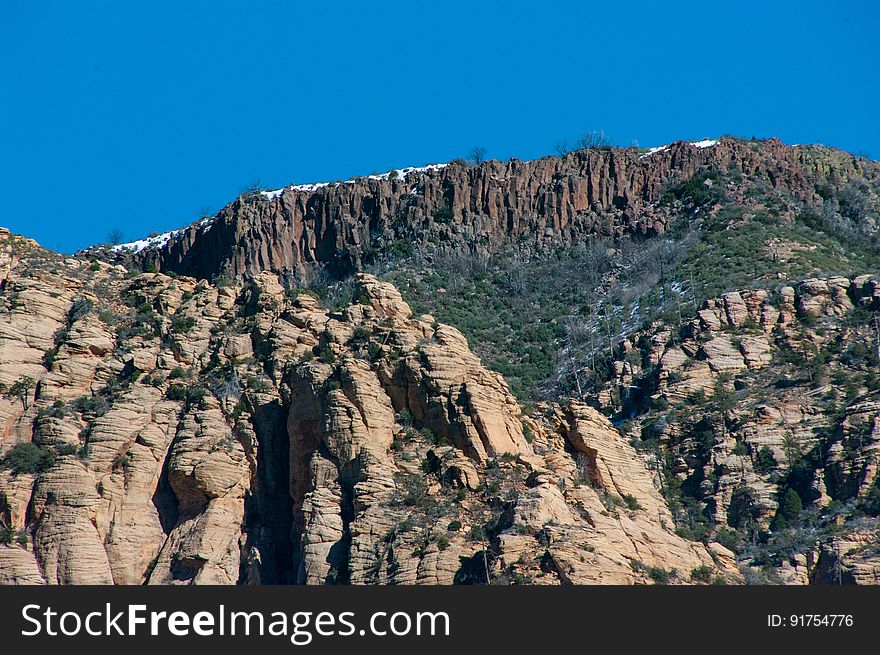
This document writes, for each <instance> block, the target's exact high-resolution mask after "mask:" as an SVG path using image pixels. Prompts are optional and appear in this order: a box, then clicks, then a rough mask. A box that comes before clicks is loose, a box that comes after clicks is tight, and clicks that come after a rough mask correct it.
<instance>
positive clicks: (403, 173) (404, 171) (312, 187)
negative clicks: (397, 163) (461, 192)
mask: <svg viewBox="0 0 880 655" xmlns="http://www.w3.org/2000/svg"><path fill="white" fill-rule="evenodd" d="M446 166H447V164H428V165H427V166H407V167H406V168H399V169H395V170H393V171H388V172H387V173H381V174H379V175H366V176H362V177H366V178H367V179H369V180H387V179H389V178H390V177H391V175H392V173H396V174H397V175H396V176H395V178H396V179H398V180H403V179H406V177H407V175H410V174H412V173H424V172H426V171H439V170H441V169H443V168H445V167H446ZM358 179H359V178H357V177H354V178H351V179H350V180H345V181H344V182H340V184H354V183H355V182H356V181H357V180H358ZM331 184H333V182H314V183H312V184H291V185H290V186H286V187H283V188H281V189H275V190H273V191H261V192H260V193H262V194H263V196H264V197H265V198H268V199H269V200H273V199H275V198H277V197H278V196H280V195H281V194H282V193H284V192H285V191H286V190H287V189H291V190H293V191H307V192H309V193H311V192H313V191H317V190H318V189H323V188H324V187H327V186H330V185H331Z"/></svg>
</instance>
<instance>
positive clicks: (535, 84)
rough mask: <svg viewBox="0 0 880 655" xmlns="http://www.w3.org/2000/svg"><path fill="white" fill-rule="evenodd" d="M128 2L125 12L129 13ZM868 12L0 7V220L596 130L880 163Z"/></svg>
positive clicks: (119, 205) (26, 221) (66, 240)
mask: <svg viewBox="0 0 880 655" xmlns="http://www.w3.org/2000/svg"><path fill="white" fill-rule="evenodd" d="M135 4H136V5H137V6H135ZM878 33H880V9H878V8H877V3H875V2H872V1H871V0H862V1H846V0H837V1H836V2H833V3H832V2H827V1H825V2H812V1H806V0H804V1H799V2H798V1H790V2H781V1H780V2H774V1H773V0H762V1H760V2H733V1H731V2H711V1H706V0H701V1H700V2H656V1H651V2H557V1H554V0H544V1H542V2H505V1H501V0H479V1H475V0H471V1H470V2H459V1H457V0H444V2H378V3H377V2H370V3H366V2H361V3H354V2H292V1H290V2H281V1H268V0H250V1H248V2H244V1H240V2H226V1H222V0H212V1H205V2H198V1H195V0H192V1H186V2H184V1H183V0H176V1H175V2H165V1H163V0H153V1H151V2H141V3H133V2H119V1H118V0H115V1H112V2H93V1H90V0H81V1H78V2H69V1H64V2H61V1H58V2H47V1H43V2H33V1H27V0H3V2H2V3H0V191H2V196H3V199H2V209H0V225H3V226H6V227H9V228H10V229H12V230H13V231H16V232H20V233H23V234H26V235H28V236H31V237H33V238H36V239H37V240H38V241H40V242H41V243H42V244H43V245H45V246H47V247H50V248H54V249H58V250H62V251H73V250H75V249H77V248H80V247H83V246H86V245H89V244H91V243H96V242H102V241H105V240H106V238H107V234H108V232H109V231H110V230H112V229H114V228H118V229H121V230H122V231H123V232H124V234H125V237H126V238H127V239H134V238H138V237H141V236H144V235H146V234H147V233H149V232H152V231H164V230H167V229H171V228H175V227H179V226H181V225H184V224H188V223H190V222H191V221H193V220H195V219H196V218H198V217H199V215H200V214H201V212H202V211H205V210H208V209H210V210H211V211H212V213H213V212H215V211H217V210H218V209H219V208H220V207H222V206H223V205H224V204H226V203H227V202H228V201H230V200H231V199H233V198H234V197H235V196H236V195H237V194H238V193H239V191H240V190H241V189H242V188H243V187H245V186H247V185H249V184H251V183H253V182H255V181H260V182H261V183H262V184H263V185H264V186H266V187H269V188H277V187H280V186H284V185H286V184H290V183H293V182H310V181H320V180H327V179H331V180H332V179H339V178H347V177H349V176H351V175H355V174H366V173H370V172H374V171H386V170H388V169H390V168H393V167H400V166H405V165H417V164H423V163H427V162H432V161H446V160H449V159H451V158H455V157H459V156H462V155H464V154H465V153H466V152H467V151H468V150H469V149H470V148H471V147H473V146H474V145H478V144H479V145H483V146H485V147H486V148H488V150H489V154H490V156H493V157H496V158H507V157H509V156H512V155H513V156H517V157H520V158H523V159H529V158H534V157H538V156H541V155H544V154H548V153H550V152H551V151H552V149H553V144H554V143H555V142H556V141H557V140H559V139H561V138H566V137H567V138H569V139H573V138H575V137H576V136H577V135H578V134H580V133H583V132H586V131H589V130H604V131H605V132H606V134H608V136H609V137H610V138H611V139H612V140H613V141H614V142H615V143H616V144H620V145H629V144H630V143H631V142H632V140H633V139H637V140H638V143H639V144H640V145H642V146H650V145H658V144H662V143H666V142H669V141H672V140H676V139H698V138H702V137H705V136H717V135H720V134H724V133H731V134H739V135H743V136H747V137H750V136H761V137H763V136H778V137H780V138H781V139H782V140H783V141H785V142H787V143H807V142H821V143H826V144H829V145H835V146H838V147H841V148H844V149H847V150H850V151H865V152H867V153H869V154H870V155H872V156H873V157H875V158H877V157H878V156H880V127H878V116H880V111H878V104H880V103H878V101H880V73H878V71H880V55H878V50H877V37H878Z"/></svg>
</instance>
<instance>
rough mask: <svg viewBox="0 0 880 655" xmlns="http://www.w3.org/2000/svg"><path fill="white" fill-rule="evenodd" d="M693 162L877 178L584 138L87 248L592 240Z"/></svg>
mask: <svg viewBox="0 0 880 655" xmlns="http://www.w3.org/2000/svg"><path fill="white" fill-rule="evenodd" d="M701 171H702V172H705V171H720V172H725V173H726V172H728V171H737V172H738V173H739V174H741V175H746V176H749V177H751V178H753V179H758V180H761V181H763V182H765V183H766V184H767V185H769V186H770V187H771V188H773V189H774V190H776V191H777V192H778V193H781V194H784V195H786V196H787V197H788V198H790V199H792V200H793V201H794V202H795V203H799V204H801V205H804V204H806V205H811V204H812V205H814V204H816V203H818V204H821V202H822V198H821V196H820V195H819V191H821V190H822V188H824V187H827V186H830V187H832V188H836V187H839V186H842V185H844V184H846V183H847V182H848V181H850V180H851V179H857V178H862V177H872V178H878V177H880V168H878V166H877V164H876V162H871V161H869V160H866V159H864V158H856V157H852V156H850V155H847V154H846V153H842V152H840V151H833V150H831V149H828V148H822V147H819V146H798V147H790V146H786V145H784V144H782V143H781V142H779V141H778V140H775V139H770V140H767V141H743V140H737V139H731V138H724V139H720V140H718V141H704V142H697V143H696V144H691V143H687V142H677V143H674V144H671V145H669V146H664V147H662V148H653V149H650V150H644V149H639V148H592V149H586V150H578V151H575V152H572V153H569V154H567V155H565V156H562V157H544V158H542V159H538V160H534V161H520V160H517V159H511V160H510V161H507V162H501V161H487V162H484V163H482V164H480V165H478V166H468V165H466V164H465V163H463V162H461V163H459V162H452V163H450V164H448V165H434V166H429V167H425V168H423V169H403V170H401V171H392V172H391V173H386V174H383V175H372V176H366V177H360V178H354V179H352V180H349V181H345V182H333V183H326V184H307V185H294V186H290V187H286V188H284V189H280V190H278V191H271V192H266V191H251V192H248V193H245V194H243V195H242V196H241V197H239V198H238V199H237V200H235V201H234V202H232V203H231V204H229V205H228V206H226V207H225V208H223V210H221V211H220V212H219V214H217V215H216V216H215V217H210V218H205V219H202V220H200V221H198V222H196V223H194V224H193V225H191V226H189V227H187V228H184V229H181V230H177V231H175V232H173V233H170V234H167V235H159V236H157V237H154V238H152V239H146V240H144V241H140V242H135V243H134V244H131V245H129V246H125V245H123V246H117V247H115V248H112V249H103V250H102V249H100V248H99V249H93V250H92V251H91V253H93V254H99V255H100V256H102V257H104V258H106V259H108V260H110V261H120V262H128V263H132V262H133V263H134V264H136V265H137V266H139V267H141V268H142V269H144V270H146V269H152V268H153V267H155V268H156V269H157V270H160V271H164V272H177V273H179V274H185V275H190V276H193V277H196V278H207V279H212V278H215V277H218V276H220V277H229V278H240V277H241V276H244V275H246V274H256V273H259V272H261V271H265V270H270V271H273V272H276V273H281V274H285V275H293V276H299V277H302V276H304V275H306V274H308V273H309V272H311V271H313V270H314V269H315V268H316V267H326V268H327V269H328V270H330V271H332V272H333V273H335V274H336V275H345V274H350V273H351V272H353V271H355V270H359V269H360V268H362V266H363V265H364V264H365V263H368V262H371V261H375V260H376V259H378V258H381V257H382V256H383V255H388V254H397V253H400V252H401V251H404V252H410V251H411V250H412V249H413V248H414V247H415V248H419V249H422V250H423V251H425V252H428V253H431V252H436V253H449V252H456V251H468V252H472V253H492V252H497V251H499V250H501V249H503V248H510V247H515V248H519V249H521V250H523V251H524V252H526V253H528V254H535V253H540V252H548V251H550V250H552V249H553V248H557V247H559V246H560V245H563V244H571V243H581V242H584V241H585V240H586V239H588V238H589V237H597V236H598V237H621V236H632V237H638V238H641V237H646V236H653V235H657V234H661V233H663V232H664V231H666V230H667V229H668V227H669V225H670V222H671V221H672V220H673V217H674V213H673V212H670V211H669V208H668V207H666V206H664V205H663V204H662V203H660V200H661V199H662V197H663V195H664V192H665V191H667V189H668V188H669V185H670V184H671V183H673V182H675V181H681V180H687V179H690V178H691V177H693V176H694V175H695V174H696V173H698V172H701Z"/></svg>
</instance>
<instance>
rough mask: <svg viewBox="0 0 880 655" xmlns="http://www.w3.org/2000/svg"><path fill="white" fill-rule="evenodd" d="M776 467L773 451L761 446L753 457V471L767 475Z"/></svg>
mask: <svg viewBox="0 0 880 655" xmlns="http://www.w3.org/2000/svg"><path fill="white" fill-rule="evenodd" d="M778 465H779V464H778V462H777V461H776V457H775V456H774V455H773V451H772V450H770V449H769V448H768V447H767V446H762V447H761V450H759V451H758V454H757V455H756V456H755V471H756V472H757V473H759V474H761V475H767V474H768V473H772V472H773V471H775V470H776V467H777V466H778Z"/></svg>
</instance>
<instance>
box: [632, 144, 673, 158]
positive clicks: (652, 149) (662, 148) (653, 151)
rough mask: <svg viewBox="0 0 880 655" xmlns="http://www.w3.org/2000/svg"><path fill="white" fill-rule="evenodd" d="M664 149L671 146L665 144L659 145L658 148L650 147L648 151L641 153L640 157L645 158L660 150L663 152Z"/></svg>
mask: <svg viewBox="0 0 880 655" xmlns="http://www.w3.org/2000/svg"><path fill="white" fill-rule="evenodd" d="M664 150H669V146H668V145H665V146H657V147H656V148H648V152H646V153H645V154H643V155H641V156H640V157H639V159H644V158H645V157H650V156H651V155H653V154H655V153H658V152H663V151H664Z"/></svg>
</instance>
